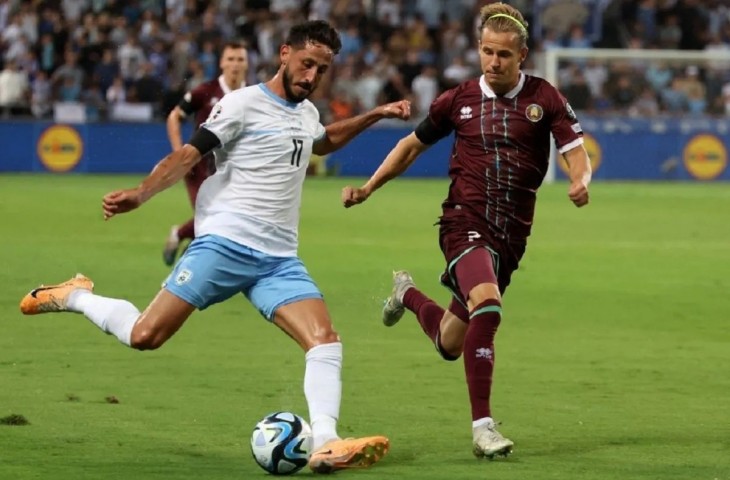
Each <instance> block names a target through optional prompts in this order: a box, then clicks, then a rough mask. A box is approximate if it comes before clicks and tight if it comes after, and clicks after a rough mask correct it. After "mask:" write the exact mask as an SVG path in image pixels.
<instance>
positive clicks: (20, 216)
mask: <svg viewBox="0 0 730 480" xmlns="http://www.w3.org/2000/svg"><path fill="white" fill-rule="evenodd" d="M138 181H139V177H124V176H44V175H38V176H30V175H28V176H26V175H4V176H0V193H1V194H2V200H0V219H1V222H2V223H0V232H1V233H0V238H1V239H2V248H1V249H0V280H1V281H2V288H1V289H0V319H1V320H0V321H1V322H2V330H1V332H2V333H0V417H7V416H9V415H12V414H18V415H23V416H24V417H25V418H27V420H28V421H29V422H30V424H29V425H26V426H6V425H0V479H8V480H16V479H23V480H25V479H73V480H81V479H94V480H96V479H104V480H113V479H120V480H121V479H124V480H127V479H132V478H137V479H145V480H153V479H154V480H156V479H165V480H169V479H201V478H204V479H207V480H213V479H237V478H238V479H256V478H265V473H264V472H263V471H262V470H260V469H259V468H258V467H257V466H256V465H255V463H254V461H253V459H252V458H251V456H250V453H249V443H248V442H249V435H250V432H251V429H252V428H253V426H254V424H255V423H256V421H257V420H259V418H260V417H262V416H263V415H264V414H266V413H268V412H270V411H273V410H278V409H287V410H293V411H295V412H298V413H301V414H303V415H305V416H306V414H307V410H306V404H305V402H304V398H303V393H302V374H303V353H302V352H301V351H300V350H299V348H298V347H297V346H296V345H295V344H294V343H293V342H292V341H291V340H289V339H288V338H287V337H286V336H285V335H283V334H282V333H280V332H279V331H278V330H277V329H276V328H275V327H273V326H271V325H269V324H268V323H266V322H265V321H264V320H262V319H261V318H260V317H259V316H258V314H257V313H256V312H255V311H254V310H253V309H252V308H251V307H250V306H249V305H248V304H247V303H246V301H245V299H244V298H243V297H239V298H233V299H231V300H229V301H228V302H225V303H223V304H219V305H216V306H214V307H212V308H210V309H208V310H207V311H205V312H203V313H196V314H195V315H194V316H193V317H192V318H191V319H190V320H189V321H188V323H187V324H186V326H185V327H184V328H183V329H182V330H181V331H180V332H179V333H178V334H177V335H176V336H175V337H173V339H172V340H171V341H170V342H169V343H168V344H166V345H165V346H164V347H162V349H161V350H159V351H156V352H137V351H133V350H131V349H127V348H124V347H123V346H121V345H119V344H118V343H117V342H116V340H115V339H114V338H113V337H108V336H105V335H103V334H101V333H100V332H99V331H97V329H96V327H94V326H93V325H92V324H91V323H90V322H88V321H87V320H85V319H84V318H83V317H81V316H79V315H73V314H59V315H45V316H37V317H23V316H21V314H20V313H19V311H18V302H19V300H20V298H21V297H22V296H23V295H24V294H25V293H26V292H27V291H28V290H29V289H31V288H32V287H34V286H36V285H37V284H39V283H43V282H45V283H55V282H58V281H62V280H65V279H66V278H68V277H69V276H70V275H72V274H74V273H76V272H77V271H80V272H83V273H85V274H87V275H89V276H91V277H92V278H93V279H94V281H95V282H96V290H97V292H98V293H100V294H103V295H108V296H115V297H124V298H128V299H129V300H131V301H132V302H134V303H135V304H136V305H137V306H139V307H144V306H145V305H146V304H147V302H148V301H149V300H150V299H151V298H152V296H153V295H154V294H155V293H156V292H157V290H158V288H159V286H160V282H161V281H162V280H163V279H164V278H165V276H166V274H167V272H168V271H169V270H168V269H167V268H166V267H165V266H164V265H163V264H162V261H161V248H162V243H163V241H164V238H165V236H166V234H167V232H168V228H169V225H170V224H172V223H177V222H181V221H183V220H185V219H186V217H187V216H188V215H189V213H190V208H189V206H188V205H187V199H186V197H185V195H184V193H183V190H182V188H181V187H175V188H173V189H171V190H170V191H168V192H165V193H163V194H162V195H160V196H159V197H158V198H155V199H153V200H152V201H151V202H150V203H149V204H147V205H145V206H144V207H143V208H142V209H141V210H139V211H137V212H135V213H132V214H129V215H125V216H122V217H119V218H114V219H113V220H112V221H110V222H104V221H102V219H101V208H100V204H101V202H100V200H101V197H102V195H103V194H104V193H106V192H107V191H110V190H113V189H116V188H122V187H127V186H132V185H135V184H136V182H138ZM349 181H351V180H348V179H311V180H308V181H307V183H306V188H305V194H304V207H303V210H302V224H301V229H300V236H301V243H302V246H301V249H300V254H301V257H302V258H303V259H304V261H305V263H306V265H307V266H308V268H309V270H310V273H311V274H312V275H313V277H314V278H315V280H317V282H318V284H319V286H320V288H321V289H322V290H323V292H324V293H325V295H326V299H327V302H328V304H329V307H330V310H331V313H332V316H333V318H334V321H335V326H336V328H337V330H338V331H339V332H340V334H341V335H342V338H343V341H344V345H345V363H344V367H343V380H344V389H343V404H342V416H341V423H340V433H341V434H342V435H343V436H352V435H366V434H386V435H388V436H389V437H390V438H391V442H392V449H391V452H390V454H389V455H388V456H387V457H386V458H385V459H384V460H383V461H382V462H381V463H379V464H378V465H376V466H375V467H373V468H372V469H369V470H363V471H357V472H343V473H338V474H337V475H338V476H342V477H343V478H344V477H351V478H370V479H399V480H400V479H406V480H407V479H418V480H425V479H495V480H496V479H498V480H512V479H514V480H525V479H540V480H541V479H559V480H568V479H575V480H584V479H591V480H603V479H622V480H623V479H647V480H649V479H651V480H655V479H656V480H659V479H661V480H673V479H677V480H680V479H681V480H690V479H691V480H699V479H705V480H714V479H721V480H728V479H730V408H729V407H728V406H729V405H730V400H729V397H730V329H729V328H728V321H729V320H730V216H729V214H730V189H729V188H728V185H727V184H699V183H694V184H644V183H635V184H618V183H603V184H601V183H597V184H594V185H593V187H592V204H591V205H589V206H588V207H587V208H585V209H580V210H579V209H576V208H574V207H573V206H572V205H571V204H570V203H569V201H568V199H567V195H566V192H567V186H566V185H565V184H556V185H548V186H545V187H544V188H543V189H542V190H541V192H540V196H539V197H540V198H539V201H538V210H537V217H536V226H535V228H534V231H533V236H532V237H531V239H530V243H529V245H528V251H527V254H526V255H525V258H524V259H523V264H522V268H521V269H520V270H519V271H518V272H517V273H516V274H515V275H514V277H513V282H512V286H511V287H510V290H509V291H508V293H507V295H506V296H505V298H504V308H505V309H504V318H503V321H502V326H501V328H500V332H499V334H498V335H497V349H496V351H497V369H496V372H495V385H494V398H493V405H494V413H495V417H497V419H498V420H500V421H502V426H501V431H502V432H503V433H504V434H505V435H506V436H508V437H510V438H512V439H513V440H514V441H515V443H516V448H515V452H514V454H513V455H512V456H511V457H510V458H509V459H506V460H503V459H500V460H496V461H492V462H490V461H477V460H475V459H474V458H473V457H472V456H471V443H470V442H471V430H470V417H469V409H468V404H467V395H466V386H465V384H464V373H463V364H462V362H461V361H459V362H454V363H447V362H443V361H440V360H439V358H438V356H437V354H436V353H435V351H434V349H433V348H432V347H431V346H430V345H429V342H428V341H427V339H426V337H425V336H424V335H423V334H422V333H421V331H420V329H419V327H418V325H417V323H416V321H415V320H414V318H413V316H412V315H410V314H409V315H408V316H407V317H405V318H404V320H403V321H402V322H401V324H399V325H397V326H395V327H393V328H392V329H387V328H385V327H383V326H382V325H381V324H380V321H379V312H380V306H381V302H382V299H383V297H384V296H385V295H386V294H387V293H388V290H389V285H390V274H391V270H393V269H401V268H407V269H409V270H410V271H411V272H412V274H413V275H414V277H415V279H416V282H417V283H418V285H420V286H421V288H422V289H423V290H424V291H425V292H426V293H428V294H431V295H432V296H434V297H435V298H436V299H438V300H439V301H441V302H442V303H443V302H445V301H446V299H447V294H446V291H445V290H444V289H442V288H441V287H440V286H439V285H438V283H437V277H438V274H439V273H440V271H441V269H442V268H443V261H442V257H441V253H440V251H439V249H438V244H437V231H436V228H435V227H433V226H432V224H433V222H434V220H435V218H436V216H437V215H438V213H439V205H440V202H441V200H442V198H443V197H444V195H445V193H446V188H447V183H446V182H445V181H443V180H430V181H429V180H407V179H404V180H397V181H394V182H393V183H392V184H390V185H388V186H386V187H385V188H384V189H383V190H381V191H380V192H378V193H377V194H376V195H375V196H374V197H372V198H371V199H370V201H369V202H368V203H366V204H365V205H362V206H360V207H357V208H354V209H352V210H345V209H343V208H342V207H341V205H340V201H339V191H340V188H341V187H342V186H344V185H345V184H346V183H348V182H349ZM360 181H361V180H355V183H359V182H360ZM109 397H114V398H115V399H116V400H117V401H118V403H113V402H110V401H109V400H108V398H109ZM299 475H301V476H310V474H309V473H305V472H302V473H300V474H299Z"/></svg>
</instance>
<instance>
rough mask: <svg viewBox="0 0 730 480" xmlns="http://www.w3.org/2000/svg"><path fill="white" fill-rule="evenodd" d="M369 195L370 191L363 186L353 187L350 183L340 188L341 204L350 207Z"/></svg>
mask: <svg viewBox="0 0 730 480" xmlns="http://www.w3.org/2000/svg"><path fill="white" fill-rule="evenodd" d="M368 197H370V192H368V191H367V190H365V189H364V188H355V187H351V186H350V185H348V186H346V187H345V188H343V189H342V205H344V206H345V208H350V207H352V206H353V205H359V204H361V203H362V202H364V201H365V200H367V199H368Z"/></svg>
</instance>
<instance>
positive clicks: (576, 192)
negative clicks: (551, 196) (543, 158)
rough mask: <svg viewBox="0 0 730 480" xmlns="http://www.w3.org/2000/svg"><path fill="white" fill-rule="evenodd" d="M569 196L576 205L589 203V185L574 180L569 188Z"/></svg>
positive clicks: (581, 205) (580, 205)
mask: <svg viewBox="0 0 730 480" xmlns="http://www.w3.org/2000/svg"><path fill="white" fill-rule="evenodd" d="M568 198H570V201H571V202H573V204H574V205H575V206H576V207H583V206H585V205H588V186H587V185H585V184H584V183H583V182H573V183H571V184H570V189H569V190H568Z"/></svg>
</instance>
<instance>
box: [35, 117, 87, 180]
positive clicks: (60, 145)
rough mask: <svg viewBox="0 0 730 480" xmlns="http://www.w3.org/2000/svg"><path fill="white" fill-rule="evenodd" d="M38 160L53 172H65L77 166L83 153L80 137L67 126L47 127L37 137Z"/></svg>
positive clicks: (73, 129)
mask: <svg viewBox="0 0 730 480" xmlns="http://www.w3.org/2000/svg"><path fill="white" fill-rule="evenodd" d="M36 149H37V152H38V158H40V159H41V163H43V165H44V166H45V167H46V168H47V169H48V170H51V171H53V172H67V171H69V170H71V169H73V168H74V167H75V166H76V165H78V163H79V160H81V155H82V154H83V151H84V143H83V141H82V140H81V135H79V133H78V132H77V131H76V129H75V128H73V127H69V126H68V125H53V126H51V127H48V128H47V129H45V130H44V131H43V133H41V135H40V137H38V144H37V147H36Z"/></svg>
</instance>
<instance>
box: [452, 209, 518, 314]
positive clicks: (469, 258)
mask: <svg viewBox="0 0 730 480" xmlns="http://www.w3.org/2000/svg"><path fill="white" fill-rule="evenodd" d="M494 237H495V235H494V234H492V233H491V232H490V229H489V227H488V225H487V224H481V222H480V224H474V223H470V222H463V221H458V222H448V223H444V222H443V221H442V223H441V226H440V231H439V244H440V245H441V251H442V252H443V254H444V259H445V260H446V270H445V271H444V273H443V274H442V275H441V283H442V284H443V285H444V286H445V287H446V288H448V289H449V290H450V291H451V293H452V294H453V295H454V297H455V298H456V299H457V300H459V302H461V303H462V304H463V305H466V303H467V302H466V296H467V295H468V293H469V291H470V290H471V289H472V288H473V287H475V286H476V285H478V284H480V283H497V285H498V286H499V291H500V292H501V293H504V292H505V290H506V289H507V286H508V285H509V283H510V278H511V277H512V272H514V271H515V270H517V266H518V263H519V260H520V258H521V257H522V254H523V253H524V250H525V249H524V247H521V248H518V249H517V251H515V249H514V247H509V246H508V245H506V242H503V241H499V240H496V239H495V238H494ZM460 262H461V263H460ZM464 262H469V263H466V264H465V263H464ZM457 264H459V268H458V269H457V267H456V266H457Z"/></svg>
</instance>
